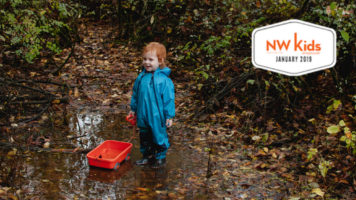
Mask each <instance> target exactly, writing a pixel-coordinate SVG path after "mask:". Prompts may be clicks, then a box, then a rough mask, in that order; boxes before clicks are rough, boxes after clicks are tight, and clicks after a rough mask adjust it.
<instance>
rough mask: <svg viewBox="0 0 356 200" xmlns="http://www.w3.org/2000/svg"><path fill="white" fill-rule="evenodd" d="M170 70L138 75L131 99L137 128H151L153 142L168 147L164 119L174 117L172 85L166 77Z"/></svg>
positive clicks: (158, 70)
mask: <svg viewBox="0 0 356 200" xmlns="http://www.w3.org/2000/svg"><path fill="white" fill-rule="evenodd" d="M170 73H171V70H170V69H169V68H168V67H165V68H164V69H160V68H157V70H156V71H155V72H154V73H146V69H145V68H143V71H142V72H141V73H140V74H139V75H138V77H137V79H136V81H135V83H134V87H133V94H132V97H131V104H130V106H131V110H132V111H133V112H135V113H136V115H137V126H138V127H140V128H151V130H152V135H153V142H154V143H155V144H157V145H164V146H166V148H168V147H169V143H168V136H167V132H166V129H167V126H166V119H169V118H172V117H174V116H175V105H174V85H173V82H172V80H171V79H170V78H168V75H169V74H170Z"/></svg>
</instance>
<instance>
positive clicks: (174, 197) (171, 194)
mask: <svg viewBox="0 0 356 200" xmlns="http://www.w3.org/2000/svg"><path fill="white" fill-rule="evenodd" d="M168 197H169V198H170V199H176V198H177V195H176V194H174V193H169V194H168Z"/></svg>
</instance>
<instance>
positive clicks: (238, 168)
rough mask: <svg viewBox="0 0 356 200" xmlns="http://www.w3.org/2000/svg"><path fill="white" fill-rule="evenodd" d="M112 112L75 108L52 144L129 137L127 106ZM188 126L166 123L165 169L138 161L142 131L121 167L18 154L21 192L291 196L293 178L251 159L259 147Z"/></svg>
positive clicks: (68, 156) (26, 195)
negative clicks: (210, 135) (288, 180)
mask: <svg viewBox="0 0 356 200" xmlns="http://www.w3.org/2000/svg"><path fill="white" fill-rule="evenodd" d="M122 110H125V109H122ZM108 113H109V114H108ZM108 113H104V112H103V111H102V110H99V109H95V108H90V107H86V108H83V109H80V110H78V111H77V112H76V113H71V119H70V124H69V130H65V131H62V135H61V136H60V137H57V138H54V139H55V140H54V141H56V140H57V142H53V143H54V144H52V145H51V146H50V148H54V149H60V148H63V149H66V148H67V149H73V148H75V147H81V148H94V147H96V146H98V145H100V144H101V143H102V142H104V141H105V140H117V141H123V142H127V141H128V140H129V139H130V138H131V137H132V134H133V129H132V126H129V125H130V124H129V123H128V122H126V121H125V115H126V112H121V111H115V110H114V111H109V112H108ZM187 127H189V125H188V124H186V123H176V124H175V126H174V127H173V128H170V129H168V133H169V138H170V143H171V147H170V149H169V150H168V152H167V165H166V167H164V168H161V169H151V168H150V167H149V166H148V165H146V166H134V165H133V162H134V161H136V160H138V159H140V158H141V156H142V155H141V153H140V151H139V138H138V134H137V133H136V137H135V138H133V139H132V141H131V143H132V144H133V147H132V150H131V159H129V160H128V161H124V162H122V163H121V166H120V168H119V169H118V170H108V169H102V168H96V167H91V166H89V164H88V160H87V157H86V154H85V153H61V152H58V153H57V152H47V151H42V152H41V151H37V152H36V151H25V152H24V151H21V152H20V156H19V158H20V159H18V160H16V159H15V160H16V161H17V162H18V163H17V164H14V165H13V166H21V167H20V168H18V170H17V171H19V175H17V176H16V177H17V178H16V181H14V182H16V188H17V189H20V190H21V195H20V196H19V197H20V199H226V200H229V199H246V198H247V199H249V198H254V199H283V198H285V197H288V196H289V195H286V193H288V188H292V185H291V182H287V181H284V180H281V179H280V178H279V175H278V174H276V173H275V172H273V170H266V169H263V168H264V166H265V165H266V164H264V165H263V163H262V161H258V160H256V159H251V155H252V154H253V152H255V151H258V149H255V148H254V147H253V146H245V145H243V144H242V143H241V144H239V142H238V143H236V142H233V140H231V139H229V140H226V139H225V140H221V141H220V140H218V139H213V140H214V142H213V143H212V142H209V141H210V140H211V139H209V138H208V135H207V134H202V132H201V131H200V130H199V128H197V126H190V128H187ZM194 129H195V130H194ZM193 130H194V131H193ZM66 138H71V140H69V141H68V140H66ZM73 138H74V139H73ZM61 139H62V140H61ZM63 139H64V140H63ZM64 143H66V144H65V145H62V144H64ZM233 145H238V146H233ZM13 160H14V159H13ZM253 160H255V161H253ZM12 162H14V161H12ZM256 162H257V163H256ZM261 166H262V167H261ZM266 166H267V165H266ZM258 168H261V169H262V170H258ZM270 168H272V166H271V167H270ZM290 192H292V191H290Z"/></svg>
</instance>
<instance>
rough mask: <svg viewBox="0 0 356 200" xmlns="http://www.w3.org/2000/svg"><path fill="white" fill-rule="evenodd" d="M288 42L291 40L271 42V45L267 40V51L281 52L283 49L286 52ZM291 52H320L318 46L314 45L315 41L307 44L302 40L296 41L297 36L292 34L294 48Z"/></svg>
mask: <svg viewBox="0 0 356 200" xmlns="http://www.w3.org/2000/svg"><path fill="white" fill-rule="evenodd" d="M290 42H291V40H288V42H286V41H284V40H283V41H282V42H280V41H279V40H273V43H271V42H270V41H268V40H267V51H270V50H271V51H272V49H273V50H274V51H278V50H279V51H283V48H285V51H288V49H289V46H290ZM293 50H294V51H295V52H296V51H301V52H305V51H309V52H313V51H320V50H321V47H320V44H315V40H312V43H310V44H308V43H307V41H305V40H304V42H303V40H298V34H297V33H294V48H293Z"/></svg>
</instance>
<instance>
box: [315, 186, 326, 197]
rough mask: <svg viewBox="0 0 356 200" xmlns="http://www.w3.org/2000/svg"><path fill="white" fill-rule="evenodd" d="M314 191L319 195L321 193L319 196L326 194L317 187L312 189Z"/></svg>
mask: <svg viewBox="0 0 356 200" xmlns="http://www.w3.org/2000/svg"><path fill="white" fill-rule="evenodd" d="M312 193H315V194H317V195H319V196H321V197H324V194H325V192H323V191H321V189H320V188H315V189H313V190H312Z"/></svg>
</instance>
